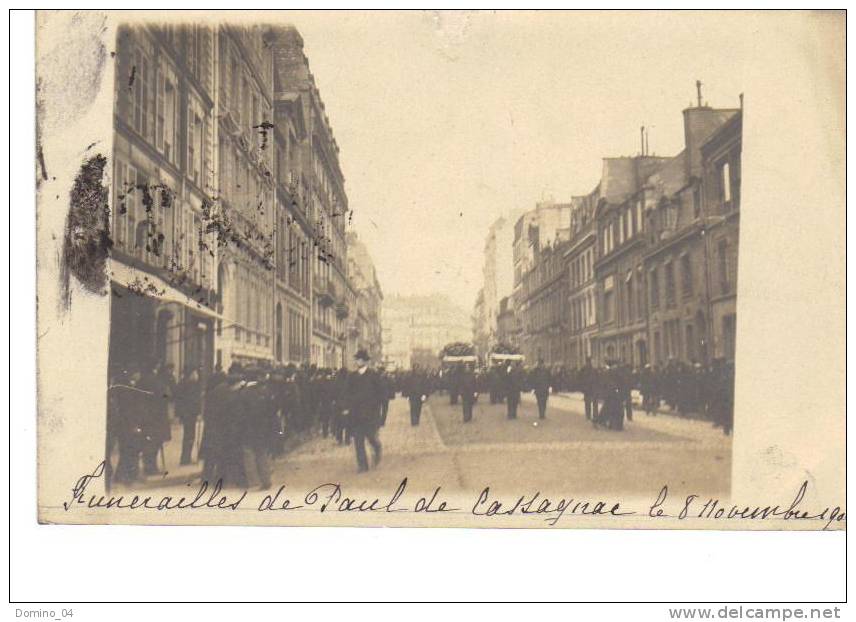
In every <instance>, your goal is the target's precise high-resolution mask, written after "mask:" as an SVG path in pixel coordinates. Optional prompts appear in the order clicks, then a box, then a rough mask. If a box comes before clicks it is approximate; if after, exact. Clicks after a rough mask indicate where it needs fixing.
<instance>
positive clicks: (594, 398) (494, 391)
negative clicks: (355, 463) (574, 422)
mask: <svg viewBox="0 0 856 622" xmlns="http://www.w3.org/2000/svg"><path fill="white" fill-rule="evenodd" d="M425 384H426V385H428V386H431V387H434V388H440V389H442V390H445V391H448V393H449V396H450V398H449V399H450V403H451V404H457V403H458V398H459V397H460V399H461V403H462V411H463V420H464V422H469V421H471V420H472V407H473V403H474V401H475V400H476V399H477V398H478V394H479V393H487V394H488V395H489V399H490V403H491V404H497V403H501V402H505V403H506V408H507V416H508V418H509V419H515V418H516V417H517V410H518V406H519V404H520V395H521V393H524V392H532V393H533V394H534V395H535V399H536V403H537V406H538V416H539V418H541V419H543V418H545V417H546V411H547V401H548V399H549V396H550V394H552V393H554V392H570V393H573V392H579V393H581V394H582V395H583V398H584V402H585V414H586V418H587V419H589V420H590V421H591V422H592V425H594V426H596V427H602V428H606V429H610V430H622V429H623V428H624V421H625V420H627V421H632V420H633V410H634V402H633V392H634V391H636V392H637V394H638V395H639V398H640V399H639V402H640V403H639V407H640V409H641V410H643V411H644V412H645V413H646V414H648V415H651V416H653V415H656V414H658V413H659V412H663V409H666V408H667V409H668V412H670V413H676V414H678V415H681V416H692V417H696V418H701V419H708V420H710V421H711V422H712V423H713V425H714V426H716V427H719V428H721V429H722V431H723V433H725V434H726V435H728V434H731V429H732V427H733V416H734V366H733V364H731V363H730V362H726V361H725V360H723V359H715V360H714V361H712V363H711V364H710V365H709V366H707V367H704V366H702V365H701V364H699V363H694V364H692V365H687V364H685V363H683V362H680V361H675V360H671V361H669V362H668V363H667V364H666V365H665V366H663V367H658V366H651V365H645V366H644V367H642V368H641V369H633V368H631V367H630V366H629V365H624V364H621V363H620V362H618V361H614V360H608V361H606V363H605V364H604V365H603V366H602V367H594V366H593V365H592V363H591V360H590V359H589V360H588V361H587V362H586V365H584V366H583V367H582V368H579V369H574V370H566V369H565V368H563V367H560V366H556V367H552V368H550V367H547V366H545V365H544V363H543V361H541V360H539V361H538V363H537V364H536V365H535V366H534V367H531V368H526V367H524V366H523V365H522V364H520V363H519V362H517V361H514V362H511V363H508V364H505V363H503V364H498V365H492V366H490V367H488V368H483V369H479V370H477V369H475V367H474V366H473V365H471V364H464V365H456V366H453V367H450V368H448V369H441V370H438V371H434V372H431V373H430V374H428V377H427V379H426V380H425ZM417 420H418V419H417Z"/></svg>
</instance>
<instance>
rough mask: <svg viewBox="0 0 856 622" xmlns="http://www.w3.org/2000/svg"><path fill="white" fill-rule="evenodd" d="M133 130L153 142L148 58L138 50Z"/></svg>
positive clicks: (151, 97)
mask: <svg viewBox="0 0 856 622" xmlns="http://www.w3.org/2000/svg"><path fill="white" fill-rule="evenodd" d="M134 60H135V63H134V83H133V89H134V121H133V124H134V129H135V130H136V131H137V133H138V134H139V135H140V136H142V137H143V138H144V139H146V140H148V141H149V142H152V143H153V142H154V127H153V126H154V121H153V112H154V111H153V107H154V105H153V104H154V102H153V101H152V99H153V95H152V79H153V78H152V73H153V69H152V67H151V61H150V60H149V57H148V56H147V55H146V54H145V53H144V52H143V51H142V50H140V49H139V48H138V49H137V50H136V53H135V57H134Z"/></svg>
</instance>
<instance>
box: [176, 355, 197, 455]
mask: <svg viewBox="0 0 856 622" xmlns="http://www.w3.org/2000/svg"><path fill="white" fill-rule="evenodd" d="M201 410H202V382H201V381H200V380H199V371H198V370H197V369H195V368H191V369H188V370H187V371H186V372H185V374H184V378H182V379H181V382H180V383H179V384H178V386H177V387H176V389H175V414H176V416H177V417H178V419H179V420H180V421H181V425H182V427H183V428H184V433H183V434H182V436H181V464H183V465H186V464H190V463H191V462H192V459H193V443H194V442H195V441H196V421H197V419H198V418H199V413H200V412H201Z"/></svg>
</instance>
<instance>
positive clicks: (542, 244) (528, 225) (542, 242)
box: [510, 200, 571, 348]
mask: <svg viewBox="0 0 856 622" xmlns="http://www.w3.org/2000/svg"><path fill="white" fill-rule="evenodd" d="M570 214H571V205H570V204H569V203H555V202H554V201H552V200H550V201H542V202H540V203H537V204H536V205H535V209H533V210H530V211H528V212H525V213H524V214H522V215H521V216H520V217H519V218H518V219H517V221H516V222H515V224H514V237H513V239H512V266H513V268H514V272H513V280H512V291H511V298H510V300H511V306H512V310H513V313H514V318H515V328H514V331H513V332H512V334H511V335H510V337H511V341H512V342H513V343H514V344H515V345H516V346H518V347H521V348H522V347H523V346H524V344H525V341H526V334H525V326H524V321H525V313H524V312H523V306H524V304H525V302H526V299H527V296H528V294H527V293H526V292H525V291H524V288H523V284H524V277H525V276H526V274H528V273H529V271H530V270H532V269H533V267H534V266H535V264H536V262H537V260H538V258H539V257H540V251H541V249H542V248H546V247H547V246H552V245H553V244H554V243H555V241H556V232H557V231H559V230H560V229H562V230H564V231H565V235H567V233H568V232H567V228H568V223H569V222H570Z"/></svg>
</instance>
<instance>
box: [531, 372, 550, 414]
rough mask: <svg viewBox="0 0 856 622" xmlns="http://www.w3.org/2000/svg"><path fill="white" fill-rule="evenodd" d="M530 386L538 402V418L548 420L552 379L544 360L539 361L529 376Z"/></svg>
mask: <svg viewBox="0 0 856 622" xmlns="http://www.w3.org/2000/svg"><path fill="white" fill-rule="evenodd" d="M529 385H530V387H531V388H532V392H533V393H534V394H535V400H536V401H537V402H538V418H539V419H546V418H547V398H548V397H549V395H550V388H551V378H550V370H549V369H547V368H546V367H544V360H543V359H538V364H537V365H535V368H534V369H533V370H532V373H531V374H530V376H529Z"/></svg>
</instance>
